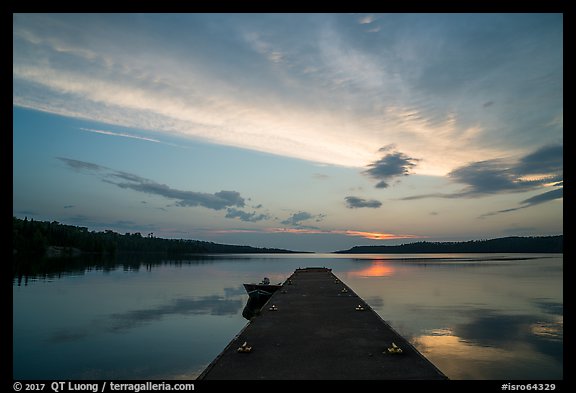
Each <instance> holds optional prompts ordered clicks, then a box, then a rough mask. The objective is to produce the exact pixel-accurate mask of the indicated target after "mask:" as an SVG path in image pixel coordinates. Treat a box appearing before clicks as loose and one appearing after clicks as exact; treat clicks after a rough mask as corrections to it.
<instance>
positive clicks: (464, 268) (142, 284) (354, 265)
mask: <svg viewBox="0 0 576 393" xmlns="http://www.w3.org/2000/svg"><path fill="white" fill-rule="evenodd" d="M117 262H118V264H116V265H109V264H108V265H107V266H106V267H102V266H101V265H100V266H92V267H85V268H80V269H78V268H76V269H75V271H70V270H71V269H67V270H69V272H62V273H53V274H49V275H44V276H43V277H41V278H38V277H36V278H34V277H28V278H27V279H26V277H20V278H14V279H13V305H14V311H13V348H14V350H13V374H14V375H13V376H14V378H15V379H146V380H148V379H194V378H196V377H197V376H198V375H199V374H200V372H202V370H203V369H204V368H205V367H206V366H207V365H208V364H209V363H210V362H211V361H212V360H213V359H214V358H215V357H216V356H217V355H218V354H219V353H220V352H221V351H222V350H223V349H224V347H225V346H226V345H227V344H228V343H229V342H230V341H231V340H232V338H233V337H234V336H235V335H236V334H237V333H238V332H239V331H240V330H241V329H242V328H243V327H244V326H245V325H246V323H247V322H248V321H247V320H246V319H244V318H243V317H242V310H243V308H244V306H245V304H246V302H247V299H248V296H247V294H246V292H245V291H244V289H243V287H242V283H244V282H258V281H260V280H261V279H262V278H263V277H264V276H267V277H269V278H270V280H271V282H272V283H279V282H283V281H284V280H286V278H287V277H288V276H289V275H291V274H292V273H293V272H294V270H295V269H296V268H298V267H308V266H325V267H329V268H332V269H333V272H334V273H335V274H336V275H337V276H338V277H339V278H340V279H341V280H342V281H344V282H345V283H346V284H347V285H348V286H350V287H351V288H352V289H353V290H354V291H355V292H356V293H357V294H358V295H360V296H361V297H363V298H364V300H366V301H367V303H368V304H370V306H372V308H374V309H375V311H376V312H378V313H379V314H380V316H381V317H382V318H383V319H384V320H386V321H387V322H388V323H389V324H390V325H391V326H392V327H393V328H394V329H395V330H397V331H398V332H399V333H401V334H402V335H403V336H404V337H406V338H408V339H409V340H410V341H411V342H412V343H413V344H414V346H415V347H416V348H417V349H418V350H419V351H420V352H421V353H422V354H424V356H426V357H427V358H428V359H429V360H430V361H431V362H432V363H434V364H435V365H436V367H438V368H439V369H440V370H441V371H442V372H443V373H444V374H446V375H447V376H448V377H449V378H450V379H504V380H509V379H524V380H534V379H548V380H550V379H562V378H563V279H562V277H563V276H562V273H563V267H562V264H563V255H562V254H543V255H535V254H526V255H524V254H442V255H440V254H426V255H423V254H414V255H408V254H394V255H391V254H388V255H332V254H294V255H272V254H267V255H252V254H251V255H218V256H207V257H203V258H195V259H190V260H179V261H170V260H155V261H152V262H151V261H150V260H146V261H142V262H141V263H140V262H138V261H136V262H135V261H134V260H130V262H129V263H128V262H126V263H123V261H122V259H121V258H120V259H118V260H117Z"/></svg>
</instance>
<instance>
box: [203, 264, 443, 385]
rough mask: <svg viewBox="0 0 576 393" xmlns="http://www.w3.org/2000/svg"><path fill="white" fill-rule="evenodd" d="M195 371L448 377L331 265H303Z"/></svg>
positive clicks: (236, 376)
mask: <svg viewBox="0 0 576 393" xmlns="http://www.w3.org/2000/svg"><path fill="white" fill-rule="evenodd" d="M392 343H394V344H395V345H396V346H397V347H398V348H400V350H401V353H397V352H399V351H398V350H395V349H394V348H393V346H392ZM239 348H243V349H242V350H241V351H239ZM388 348H393V349H392V350H391V351H388ZM394 352H396V353H394ZM198 379H200V380H246V379H248V380H299V379H306V380H337V379H341V380H344V379H352V380H362V379H371V380H377V379H386V380H391V379H395V380H434V379H447V378H446V376H445V375H444V374H442V372H441V371H439V370H438V369H437V368H436V367H435V366H434V365H433V364H432V363H431V362H430V361H428V360H427V359H426V358H425V357H424V356H423V355H422V354H420V353H419V352H418V351H417V350H416V349H415V348H414V347H413V346H412V345H411V344H410V343H409V342H408V341H407V340H406V339H404V338H403V337H402V336H400V335H399V334H398V333H397V332H396V331H394V329H392V328H391V327H390V326H389V325H388V324H387V323H386V322H385V321H384V320H383V319H382V318H380V316H379V315H378V314H377V313H376V312H375V311H374V310H372V308H370V306H368V305H367V304H366V303H365V302H364V301H363V300H362V299H361V298H360V297H359V296H358V295H356V293H354V291H353V290H352V289H351V288H349V287H348V286H346V285H345V284H344V283H343V282H341V281H340V280H339V279H338V278H337V277H336V276H335V275H334V274H333V273H332V271H331V270H330V269H326V268H304V269H297V270H296V271H295V272H294V273H293V274H292V275H291V276H290V277H289V278H288V279H287V280H286V282H284V284H283V287H282V289H281V290H279V291H277V292H276V293H274V295H272V297H271V298H270V299H269V300H268V302H267V303H266V304H265V305H264V306H263V307H262V309H261V311H260V313H259V315H257V316H256V317H254V318H253V319H252V320H251V321H250V322H249V323H248V324H247V325H246V327H245V328H244V329H243V330H242V331H241V332H240V333H239V334H238V335H237V336H236V337H235V338H234V339H233V340H232V341H231V342H230V344H228V346H227V347H226V348H225V349H224V350H223V352H222V353H221V354H220V355H219V356H218V357H217V358H216V359H215V360H214V361H213V362H212V363H211V364H210V365H209V366H208V367H207V368H206V369H205V370H204V371H203V373H202V374H201V375H200V376H199V377H198Z"/></svg>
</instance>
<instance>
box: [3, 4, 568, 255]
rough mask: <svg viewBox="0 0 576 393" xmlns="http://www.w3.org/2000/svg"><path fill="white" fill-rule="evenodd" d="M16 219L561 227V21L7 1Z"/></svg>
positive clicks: (239, 235) (286, 238)
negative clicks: (10, 9)
mask: <svg viewBox="0 0 576 393" xmlns="http://www.w3.org/2000/svg"><path fill="white" fill-rule="evenodd" d="M12 136H13V150H12V151H13V159H12V163H13V215H14V216H16V217H19V218H24V217H27V218H28V219H31V218H33V219H34V220H49V221H54V220H55V221H58V222H61V223H65V224H70V225H79V226H84V227H87V228H89V229H90V230H95V231H102V230H106V229H110V230H114V231H116V232H119V233H135V232H140V233H142V234H143V235H147V234H149V233H153V234H154V236H157V237H164V238H178V239H180V238H182V239H195V240H204V241H212V242H217V243H225V244H241V245H251V246H255V247H276V248H284V249H290V250H298V251H316V252H330V251H336V250H343V249H348V248H350V247H352V246H354V245H380V244H383V245H386V244H390V245H391V244H402V243H409V242H414V241H463V240H471V239H491V238H496V237H503V236H544V235H557V234H562V233H563V16H562V14H553V13H542V14H537V13H522V14H513V13H505V14H498V13H482V14H455V13H450V14H440V13H438V14H436V13H435V14H417V13H406V14H403V13H392V14H318V13H315V14H261V13H258V14H226V13H219V14H104V15H100V14H14V15H13V132H12Z"/></svg>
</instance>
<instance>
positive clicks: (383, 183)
mask: <svg viewBox="0 0 576 393" xmlns="http://www.w3.org/2000/svg"><path fill="white" fill-rule="evenodd" d="M395 148H396V146H395V145H388V146H384V147H383V148H381V149H380V150H379V151H380V152H388V151H391V152H390V153H387V154H386V155H385V156H384V157H382V158H381V159H380V160H378V161H376V162H373V163H372V164H369V165H368V169H366V170H365V171H364V172H363V173H365V174H367V175H368V176H370V177H372V178H374V179H376V180H379V182H378V183H377V184H376V188H386V187H388V186H389V181H390V180H392V179H394V178H396V177H398V176H408V175H409V174H410V170H411V169H412V168H414V167H415V166H416V165H417V163H418V161H420V160H419V159H417V158H412V157H409V156H407V155H406V154H404V153H402V152H399V151H396V150H395ZM392 150H393V151H392Z"/></svg>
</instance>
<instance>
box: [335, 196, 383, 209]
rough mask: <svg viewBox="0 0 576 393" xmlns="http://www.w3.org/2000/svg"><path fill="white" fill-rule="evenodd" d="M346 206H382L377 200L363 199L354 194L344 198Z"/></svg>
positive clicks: (352, 207) (351, 207)
mask: <svg viewBox="0 0 576 393" xmlns="http://www.w3.org/2000/svg"><path fill="white" fill-rule="evenodd" d="M344 199H346V207H347V208H349V209H354V208H361V207H370V208H379V207H380V206H382V202H380V201H377V200H375V199H369V200H368V199H364V198H358V197H355V196H347V197H346V198H344Z"/></svg>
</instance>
